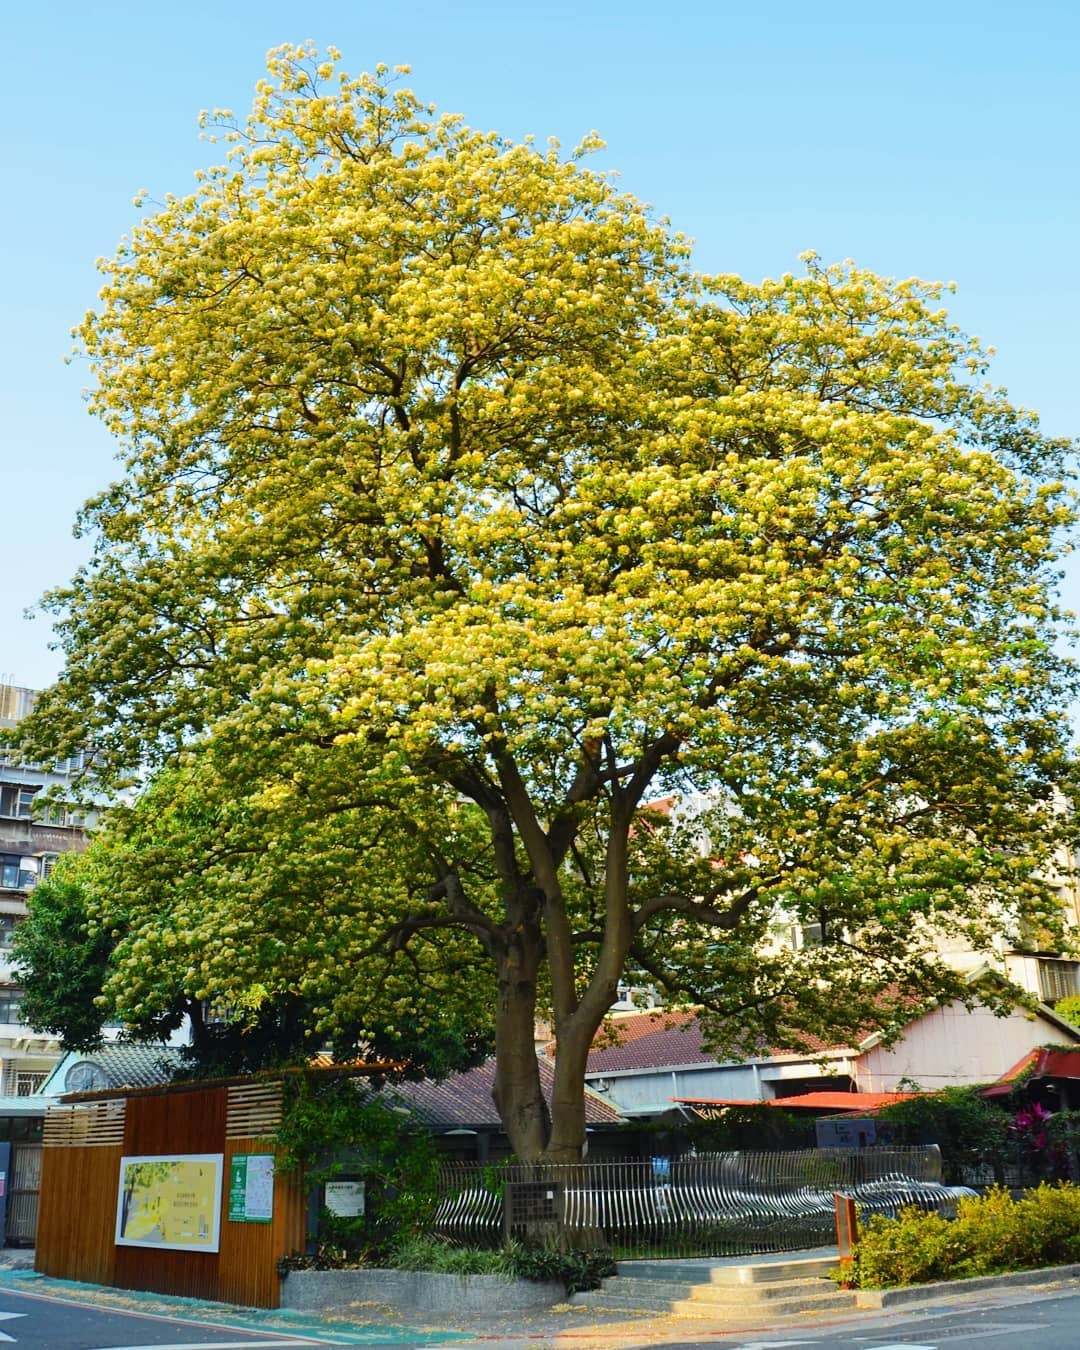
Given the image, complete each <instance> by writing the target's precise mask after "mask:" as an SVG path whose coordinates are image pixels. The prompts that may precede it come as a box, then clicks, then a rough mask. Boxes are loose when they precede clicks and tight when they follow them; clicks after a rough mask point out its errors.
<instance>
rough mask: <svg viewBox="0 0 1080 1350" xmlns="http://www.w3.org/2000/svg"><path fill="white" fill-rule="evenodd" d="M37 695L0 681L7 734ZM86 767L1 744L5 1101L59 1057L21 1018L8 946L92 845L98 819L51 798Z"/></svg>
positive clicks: (0, 1052)
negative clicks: (45, 760)
mask: <svg viewBox="0 0 1080 1350" xmlns="http://www.w3.org/2000/svg"><path fill="white" fill-rule="evenodd" d="M35 697H36V692H35V691H34V690H32V689H22V688H20V687H18V686H17V685H13V684H4V683H0V730H7V729H9V728H11V727H13V726H14V725H15V724H16V723H17V722H18V721H19V720H20V719H21V718H23V717H25V716H26V714H27V713H28V712H29V711H30V709H31V708H32V707H33V705H34V699H35ZM83 767H84V756H83V755H78V756H76V757H74V758H72V759H67V760H57V761H56V762H55V763H51V764H25V763H22V762H20V761H19V760H18V759H17V758H16V757H15V756H14V755H12V754H10V753H5V752H4V750H3V748H2V747H0V1096H8V1097H22V1096H27V1095H29V1094H30V1093H32V1092H34V1091H35V1090H36V1089H37V1088H38V1087H39V1086H40V1085H41V1084H42V1083H43V1082H44V1080H45V1078H46V1077H47V1076H48V1074H49V1071H50V1070H51V1069H52V1067H53V1065H54V1064H55V1063H56V1061H57V1060H58V1059H59V1057H60V1046H59V1044H58V1042H57V1041H56V1040H55V1039H54V1038H52V1037H50V1036H44V1035H41V1034H39V1033H37V1032H35V1031H32V1030H31V1029H30V1028H29V1027H27V1026H25V1025H24V1024H23V1022H22V1021H21V1019H20V1016H19V1012H20V1005H21V1001H22V995H21V991H20V990H19V988H18V986H17V984H16V983H15V979H14V976H13V973H12V969H11V962H10V950H9V949H10V946H11V936H12V933H13V932H14V931H15V927H16V925H17V924H18V923H19V921H20V919H22V918H23V917H24V916H25V914H26V912H27V897H28V896H29V895H30V893H31V891H32V890H33V888H34V887H35V886H36V885H37V884H38V882H39V881H41V880H42V879H43V878H44V877H47V876H48V875H49V872H50V871H51V870H52V867H53V865H54V864H55V862H56V860H57V858H59V856H60V855H61V854H62V853H69V852H71V851H72V850H79V849H81V848H83V847H84V846H85V842H86V829H87V826H88V825H90V824H91V823H92V821H91V820H90V819H89V818H88V817H87V815H86V814H85V813H82V812H76V811H72V810H70V809H68V808H67V807H64V806H62V805H59V804H56V803H52V802H48V801H46V800H45V796H44V794H45V793H47V791H48V790H49V789H50V788H57V787H59V788H65V787H68V786H70V785H71V783H72V780H73V779H74V778H75V777H76V776H77V775H78V774H79V773H80V771H81V770H82V769H83Z"/></svg>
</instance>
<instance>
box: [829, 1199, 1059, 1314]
mask: <svg viewBox="0 0 1080 1350" xmlns="http://www.w3.org/2000/svg"><path fill="white" fill-rule="evenodd" d="M1072 1261H1080V1187H1077V1186H1073V1185H1072V1184H1071V1183H1069V1182H1062V1183H1060V1184H1058V1185H1048V1184H1045V1183H1044V1184H1043V1185H1041V1186H1039V1187H1038V1189H1036V1190H1034V1191H1031V1192H1029V1193H1028V1194H1027V1195H1025V1196H1024V1197H1023V1198H1022V1199H1020V1200H1014V1199H1013V1198H1012V1196H1011V1195H1010V1194H1009V1192H1008V1191H1006V1190H1003V1189H1001V1188H1000V1187H996V1188H995V1189H994V1190H991V1191H989V1192H987V1194H986V1195H984V1196H980V1197H978V1198H976V1199H967V1200H961V1201H959V1203H958V1204H957V1211H956V1218H955V1219H953V1220H948V1219H943V1218H941V1217H940V1216H939V1215H937V1214H930V1213H927V1212H926V1211H925V1210H920V1209H905V1210H903V1211H902V1212H901V1214H900V1216H899V1217H898V1218H895V1219H888V1218H885V1217H884V1216H883V1215H875V1216H874V1217H873V1218H871V1219H870V1220H869V1221H868V1223H867V1224H866V1225H865V1227H864V1228H863V1230H862V1234H861V1236H860V1239H859V1243H858V1246H857V1247H856V1252H855V1260H854V1265H853V1271H852V1276H851V1279H852V1283H853V1284H855V1285H856V1286H857V1287H859V1288H862V1289H891V1288H894V1287H895V1286H897V1285H904V1284H923V1283H926V1282H927V1281H930V1280H960V1279H966V1278H969V1277H971V1276H974V1275H1000V1274H1002V1273H1004V1272H1005V1271H1010V1270H1032V1269H1035V1268H1036V1267H1039V1266H1056V1265H1064V1264H1067V1263H1069V1262H1072Z"/></svg>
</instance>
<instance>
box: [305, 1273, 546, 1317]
mask: <svg viewBox="0 0 1080 1350" xmlns="http://www.w3.org/2000/svg"><path fill="white" fill-rule="evenodd" d="M565 1297H566V1292H565V1290H564V1288H563V1286H562V1284H561V1283H560V1282H557V1281H556V1282H550V1281H540V1280H514V1279H509V1278H507V1277H506V1276H504V1275H438V1274H435V1273H434V1272H432V1271H429V1270H290V1271H289V1273H288V1275H286V1276H285V1278H284V1279H283V1280H282V1282H281V1307H283V1308H291V1309H292V1310H293V1311H295V1312H321V1311H322V1312H328V1311H330V1310H331V1309H334V1308H346V1307H348V1306H349V1304H350V1303H382V1304H386V1305H388V1306H390V1307H392V1308H400V1309H401V1310H402V1311H407V1312H432V1313H438V1312H441V1313H452V1312H462V1313H484V1312H493V1313H497V1312H498V1311H499V1310H500V1309H507V1310H511V1311H521V1310H528V1309H531V1308H550V1307H551V1306H552V1304H555V1303H561V1302H563V1300H564V1299H565Z"/></svg>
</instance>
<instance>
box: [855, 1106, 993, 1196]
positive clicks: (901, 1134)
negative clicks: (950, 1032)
mask: <svg viewBox="0 0 1080 1350" xmlns="http://www.w3.org/2000/svg"><path fill="white" fill-rule="evenodd" d="M878 1119H879V1120H880V1121H881V1122H882V1123H883V1124H885V1125H886V1126H887V1128H888V1130H889V1133H890V1135H891V1137H892V1140H893V1142H894V1143H897V1144H937V1145H938V1147H939V1148H940V1149H941V1165H942V1172H943V1175H944V1178H945V1180H946V1181H947V1182H951V1183H956V1182H961V1181H963V1172H964V1169H965V1168H966V1167H968V1166H971V1165H978V1164H982V1163H990V1164H993V1165H995V1166H997V1167H1000V1166H1001V1165H1002V1163H1003V1162H1004V1161H1005V1160H1006V1159H1007V1158H1009V1157H1011V1153H1012V1150H1011V1147H1010V1141H1009V1120H1008V1117H1007V1116H1006V1115H1005V1113H1004V1112H1002V1111H999V1110H998V1108H997V1107H996V1106H991V1105H990V1103H989V1102H987V1101H985V1100H984V1099H983V1098H982V1097H980V1096H979V1095H978V1092H977V1090H976V1089H975V1088H969V1087H956V1088H946V1089H945V1090H944V1091H942V1092H935V1093H932V1094H929V1095H927V1096H922V1097H912V1098H910V1099H909V1100H908V1101H903V1102H895V1103H894V1104H893V1105H891V1106H886V1107H883V1108H882V1109H881V1111H879V1112H878ZM997 1175H1000V1173H998V1174H997Z"/></svg>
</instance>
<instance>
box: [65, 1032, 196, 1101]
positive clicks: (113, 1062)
mask: <svg viewBox="0 0 1080 1350" xmlns="http://www.w3.org/2000/svg"><path fill="white" fill-rule="evenodd" d="M179 1062H180V1054H179V1051H177V1050H176V1049H174V1048H173V1047H172V1046H168V1045H129V1044H119V1043H117V1044H110V1045H103V1046H100V1047H99V1048H98V1049H97V1050H91V1051H89V1052H88V1053H86V1054H77V1053H72V1054H69V1055H66V1056H65V1057H64V1058H63V1059H62V1060H61V1061H60V1063H59V1064H58V1065H57V1066H56V1069H55V1070H54V1072H53V1073H52V1074H51V1075H50V1077H49V1081H48V1082H47V1083H44V1084H42V1089H43V1090H44V1091H46V1092H50V1093H54V1092H64V1091H65V1090H66V1088H65V1079H66V1077H67V1074H68V1073H69V1071H70V1070H71V1069H73V1068H74V1067H75V1065H76V1064H93V1065H95V1066H96V1067H97V1068H98V1069H100V1070H101V1072H102V1073H103V1074H104V1075H105V1077H106V1079H107V1080H108V1081H107V1083H105V1084H103V1085H102V1086H107V1087H110V1088H122V1087H133V1088H136V1087H157V1086H158V1084H160V1083H168V1082H169V1081H170V1080H171V1078H172V1073H171V1069H172V1068H174V1067H175V1066H176V1065H177V1064H178V1063H179Z"/></svg>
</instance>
